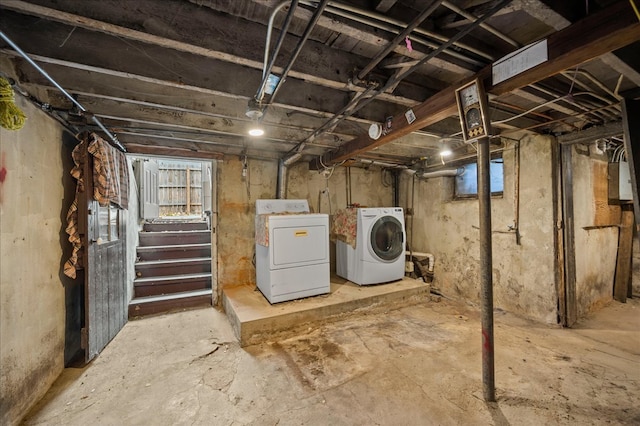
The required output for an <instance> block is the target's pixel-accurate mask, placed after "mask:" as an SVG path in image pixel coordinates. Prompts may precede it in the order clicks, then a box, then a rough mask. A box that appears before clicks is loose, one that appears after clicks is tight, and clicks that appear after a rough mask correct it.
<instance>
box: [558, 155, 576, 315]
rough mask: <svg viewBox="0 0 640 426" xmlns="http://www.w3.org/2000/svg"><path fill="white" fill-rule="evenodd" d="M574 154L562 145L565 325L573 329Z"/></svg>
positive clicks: (574, 285) (574, 270) (574, 305)
mask: <svg viewBox="0 0 640 426" xmlns="http://www.w3.org/2000/svg"><path fill="white" fill-rule="evenodd" d="M572 153H573V147H572V146H571V145H562V146H561V147H560V158H561V161H562V209H563V217H562V222H563V224H564V235H563V237H564V276H565V277H564V285H565V295H564V297H565V300H564V301H565V305H566V312H565V313H566V317H565V320H566V324H564V325H565V326H567V327H571V326H572V325H573V324H574V323H575V322H576V321H577V319H578V304H577V299H576V243H575V222H574V205H573V167H572V162H571V156H572Z"/></svg>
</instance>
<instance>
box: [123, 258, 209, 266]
mask: <svg viewBox="0 0 640 426" xmlns="http://www.w3.org/2000/svg"><path fill="white" fill-rule="evenodd" d="M210 261H211V257H187V258H181V259H161V260H141V261H138V262H136V264H135V265H136V266H153V265H165V264H178V263H199V262H210Z"/></svg>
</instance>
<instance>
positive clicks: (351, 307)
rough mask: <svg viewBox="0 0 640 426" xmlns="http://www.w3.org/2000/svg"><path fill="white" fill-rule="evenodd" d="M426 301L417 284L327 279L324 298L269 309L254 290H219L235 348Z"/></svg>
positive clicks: (424, 290) (422, 288) (410, 281)
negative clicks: (237, 343)
mask: <svg viewBox="0 0 640 426" xmlns="http://www.w3.org/2000/svg"><path fill="white" fill-rule="evenodd" d="M429 297H430V286H429V284H427V283H425V282H423V281H421V280H414V279H411V278H404V279H402V280H399V281H394V282H391V283H386V284H378V285H370V286H359V285H357V284H354V283H352V282H350V281H346V280H344V279H342V278H339V277H335V276H333V277H331V292H330V293H329V294H326V295H321V296H314V297H309V298H306V299H299V300H292V301H289V302H282V303H277V304H275V305H271V304H269V302H268V301H267V299H266V298H265V297H264V296H263V295H262V293H261V292H260V291H259V290H257V289H256V288H255V287H253V286H237V287H228V288H225V289H223V292H222V305H223V307H224V310H225V313H226V315H227V317H228V318H229V322H230V323H231V327H232V328H233V330H234V333H235V334H236V337H237V338H238V340H239V341H240V345H241V346H248V345H254V344H258V343H263V342H267V341H271V340H275V339H279V338H286V337H289V336H292V335H295V334H298V333H299V332H300V331H302V330H306V329H307V328H309V327H313V326H314V324H320V323H325V322H327V321H331V320H336V319H338V318H341V317H343V316H345V315H350V314H353V313H357V312H363V311H366V312H368V311H374V310H378V309H392V308H394V307H400V306H405V305H409V304H414V303H419V302H420V301H423V300H428V298H429Z"/></svg>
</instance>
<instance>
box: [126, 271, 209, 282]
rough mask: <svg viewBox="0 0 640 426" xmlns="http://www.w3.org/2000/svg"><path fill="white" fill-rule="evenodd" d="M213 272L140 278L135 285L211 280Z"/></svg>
mask: <svg viewBox="0 0 640 426" xmlns="http://www.w3.org/2000/svg"><path fill="white" fill-rule="evenodd" d="M210 277H211V272H203V273H197V274H180V275H161V276H157V277H139V278H136V279H135V280H133V284H134V285H135V284H144V283H147V282H152V281H165V282H167V281H178V280H182V281H186V280H195V279H200V278H210Z"/></svg>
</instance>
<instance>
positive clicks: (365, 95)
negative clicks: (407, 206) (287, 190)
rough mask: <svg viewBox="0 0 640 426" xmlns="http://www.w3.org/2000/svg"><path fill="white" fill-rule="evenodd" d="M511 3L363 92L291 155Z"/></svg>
mask: <svg viewBox="0 0 640 426" xmlns="http://www.w3.org/2000/svg"><path fill="white" fill-rule="evenodd" d="M511 1H512V0H502V1H501V2H500V3H498V4H497V5H496V6H494V7H493V8H492V9H491V10H489V11H488V12H487V13H486V14H484V15H483V16H482V17H481V18H479V19H478V20H477V21H475V22H474V23H472V24H470V25H468V26H467V27H465V29H464V30H462V31H460V32H458V33H457V34H455V35H454V36H453V37H451V38H450V39H449V40H448V41H447V42H446V43H443V44H442V45H440V47H438V48H437V49H435V50H434V51H432V52H431V53H429V54H427V55H425V56H424V57H423V58H422V59H420V60H419V61H418V62H417V63H416V64H415V65H414V66H412V67H410V68H408V69H406V70H405V71H404V72H402V73H400V74H396V75H395V76H393V77H392V78H390V79H389V80H388V81H387V83H386V84H385V86H384V87H383V88H381V89H379V90H374V89H373V88H371V87H369V88H367V90H365V91H364V92H362V95H361V96H360V97H357V98H354V99H352V100H351V101H350V102H349V103H348V104H347V106H346V107H344V108H343V109H342V110H340V112H338V113H337V114H335V115H334V116H333V117H332V118H330V119H329V120H328V121H327V122H325V123H324V124H323V125H322V126H320V127H319V128H318V129H316V131H315V132H313V134H312V135H311V136H309V137H308V138H307V139H305V140H303V141H302V142H300V143H299V144H298V145H297V146H296V147H295V148H294V149H292V150H291V151H290V153H292V152H297V153H299V152H301V151H302V150H303V149H304V147H305V145H306V143H307V142H308V141H309V140H310V139H312V138H315V137H316V136H318V135H319V134H320V133H322V132H324V131H325V130H326V129H327V128H329V127H331V126H334V125H336V124H338V123H339V122H341V121H342V120H344V119H345V118H346V116H345V115H343V114H344V113H345V111H349V115H352V114H354V113H355V112H357V111H359V110H360V109H362V108H363V107H364V106H366V105H368V104H369V103H370V102H372V101H373V100H374V99H375V98H376V97H377V96H378V95H380V94H381V93H384V92H385V91H386V90H387V89H389V88H390V87H392V86H393V85H395V84H396V83H397V82H399V81H401V80H403V79H404V78H406V77H408V76H409V75H410V74H411V73H413V72H414V71H415V70H416V69H418V67H420V66H421V65H422V64H424V63H426V62H427V61H429V60H431V59H432V58H434V57H436V56H437V55H439V54H440V53H442V52H443V51H445V50H446V49H447V48H449V47H450V46H452V45H453V44H455V43H456V42H457V41H458V40H460V39H461V38H462V37H464V36H465V35H467V34H469V33H470V32H471V31H473V30H474V29H476V28H477V27H479V26H480V24H482V23H483V22H484V21H486V20H487V19H489V18H490V17H491V16H493V15H494V14H495V13H497V12H498V11H499V10H501V9H502V8H504V7H505V6H507V5H508V4H509V3H511ZM372 93H373V94H372ZM370 94H372V95H371V96H369V95H370ZM361 99H362V102H360V100H361Z"/></svg>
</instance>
